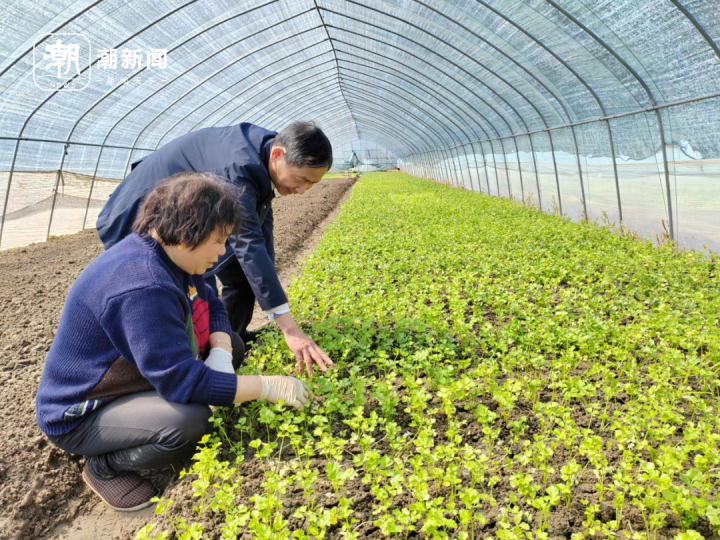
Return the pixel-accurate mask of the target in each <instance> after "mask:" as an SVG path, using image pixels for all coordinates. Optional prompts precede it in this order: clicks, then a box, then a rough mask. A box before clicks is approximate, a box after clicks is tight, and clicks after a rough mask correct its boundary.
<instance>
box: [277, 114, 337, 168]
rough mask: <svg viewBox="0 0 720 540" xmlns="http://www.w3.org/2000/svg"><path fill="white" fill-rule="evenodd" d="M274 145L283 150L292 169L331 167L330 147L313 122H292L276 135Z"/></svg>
mask: <svg viewBox="0 0 720 540" xmlns="http://www.w3.org/2000/svg"><path fill="white" fill-rule="evenodd" d="M274 145H275V146H282V147H283V148H284V149H285V152H286V154H285V161H286V163H287V164H288V165H290V166H292V167H312V168H320V167H324V168H326V169H329V168H330V167H332V163H333V155H332V145H331V144H330V141H329V140H328V138H327V137H326V136H325V134H324V133H323V131H322V130H321V129H320V128H319V127H317V126H316V125H315V122H292V123H291V124H289V125H288V126H286V127H284V128H283V129H282V130H281V131H280V132H279V133H278V134H277V136H276V137H275V142H274Z"/></svg>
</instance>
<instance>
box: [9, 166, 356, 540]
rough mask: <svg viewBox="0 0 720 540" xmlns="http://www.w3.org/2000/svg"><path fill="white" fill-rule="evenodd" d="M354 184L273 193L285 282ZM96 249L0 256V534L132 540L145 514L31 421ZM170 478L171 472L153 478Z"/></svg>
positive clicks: (91, 240)
mask: <svg viewBox="0 0 720 540" xmlns="http://www.w3.org/2000/svg"><path fill="white" fill-rule="evenodd" d="M353 183H354V179H331V180H323V181H322V182H321V183H319V184H318V185H317V186H316V187H314V188H313V189H312V190H311V191H309V192H308V193H306V194H304V195H302V196H295V197H292V196H291V197H281V198H278V199H275V201H274V203H273V208H274V215H275V223H274V228H275V250H276V255H277V260H276V266H277V268H278V273H279V274H280V278H281V280H282V281H283V283H284V284H285V283H287V280H288V279H289V278H290V276H291V275H292V274H294V273H296V272H297V268H298V267H297V262H298V260H299V258H300V257H301V256H302V254H303V253H304V252H305V250H308V249H311V247H312V246H313V245H314V244H315V243H316V242H317V239H319V237H320V235H321V234H322V231H323V230H324V227H325V225H326V224H327V223H329V221H331V219H332V218H333V217H334V215H335V214H336V210H337V208H338V207H339V205H340V204H341V203H342V201H343V200H344V198H345V197H346V196H347V195H348V193H349V188H350V187H351V186H352V184H353ZM102 251H103V248H102V244H101V243H100V241H99V239H98V238H97V233H96V231H95V230H87V231H83V232H81V233H78V234H75V235H72V236H65V237H61V238H57V239H54V240H52V241H50V242H48V243H43V244H34V245H31V246H28V247H26V248H21V249H12V250H8V251H5V252H3V253H2V254H0V303H2V305H3V306H4V307H3V309H2V310H0V351H1V352H2V356H1V357H0V401H1V402H2V408H1V409H0V418H1V419H2V425H3V426H5V432H4V434H3V440H2V442H0V458H1V459H0V486H2V488H0V508H2V511H1V512H0V538H23V539H26V538H40V537H45V538H48V537H52V538H130V537H132V536H133V535H134V533H135V532H136V530H137V528H138V527H139V526H141V525H142V524H144V523H146V522H147V521H149V520H150V519H151V517H152V515H153V513H152V509H148V510H145V511H142V512H139V513H136V514H130V515H127V514H120V513H116V512H113V511H111V510H107V509H106V508H105V506H104V505H103V504H102V503H100V502H99V499H98V498H97V497H96V496H95V495H94V494H93V493H92V492H91V491H90V490H89V488H87V487H86V486H85V484H84V483H83V482H82V479H81V476H80V472H81V470H82V466H83V459H82V458H79V457H76V456H71V455H69V454H67V453H65V452H63V451H61V450H58V449H56V448H55V447H53V446H52V445H51V444H50V443H49V442H48V440H47V439H46V437H45V436H44V435H43V434H42V432H41V431H40V430H39V428H38V427H37V425H36V424H35V404H34V399H35V392H36V390H37V384H38V381H39V380H40V376H41V374H42V369H43V362H44V359H45V355H46V354H47V351H48V349H49V347H50V344H51V343H52V339H53V335H54V332H55V329H56V328H57V324H58V320H59V318H60V313H61V311H62V307H63V304H64V301H65V296H66V294H67V292H68V290H69V288H70V286H71V285H72V284H73V282H74V281H75V279H76V278H77V276H78V275H79V274H80V272H81V271H82V270H83V268H85V267H86V266H87V265H88V263H90V261H92V260H93V259H94V258H95V257H97V256H98V255H99V254H100V253H102ZM260 322H262V318H261V317H260V316H258V317H256V318H255V319H254V323H255V325H257V324H259V323H260ZM174 477H175V475H174V474H173V471H171V470H170V471H164V474H162V475H160V476H159V478H160V479H161V480H164V481H165V482H168V481H172V479H173V478H174ZM188 488H189V483H180V484H178V485H176V486H175V487H172V486H170V487H168V489H167V490H166V491H168V492H172V493H173V494H177V495H178V496H181V494H182V492H183V490H187V489H188Z"/></svg>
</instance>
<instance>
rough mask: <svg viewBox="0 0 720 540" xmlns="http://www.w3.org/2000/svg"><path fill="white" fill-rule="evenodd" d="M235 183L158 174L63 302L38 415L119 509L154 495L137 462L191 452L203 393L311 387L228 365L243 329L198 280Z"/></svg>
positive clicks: (221, 240) (299, 396)
mask: <svg viewBox="0 0 720 540" xmlns="http://www.w3.org/2000/svg"><path fill="white" fill-rule="evenodd" d="M232 189H233V188H232V187H230V186H229V185H228V184H224V183H223V182H222V181H221V180H218V179H216V178H214V177H212V176H211V175H208V174H198V173H183V174H182V175H180V176H176V177H174V178H173V181H171V182H166V183H163V184H161V185H160V186H158V187H157V188H156V189H155V190H154V191H152V192H151V193H150V194H148V196H147V197H146V199H145V202H144V203H143V205H142V207H141V209H140V212H139V214H138V217H137V220H136V222H135V224H134V227H133V230H134V233H133V234H131V235H129V236H128V237H126V238H125V239H124V240H123V241H122V242H120V243H118V244H117V245H115V246H113V247H112V248H111V249H109V250H108V251H106V252H105V253H103V254H102V255H100V256H99V257H98V258H97V259H95V260H94V261H93V262H91V263H90V265H88V267H87V268H86V269H85V270H84V271H83V272H82V273H81V274H80V276H79V277H78V279H77V280H76V281H75V283H74V284H73V286H72V288H71V289H70V292H69V294H68V297H67V300H66V302H65V307H64V308H63V312H62V316H61V318H60V324H59V327H58V329H57V333H56V335H55V339H54V341H53V343H52V346H51V347H50V352H49V353H48V357H47V360H46V363H45V367H44V370H43V375H42V378H41V380H40V386H39V389H38V392H37V396H36V407H37V422H38V425H39V426H40V428H41V429H42V430H43V431H44V432H45V433H46V434H47V435H48V438H49V439H50V441H51V442H52V443H53V444H54V445H56V446H58V447H59V448H61V449H63V450H66V451H68V452H70V453H73V454H78V455H82V456H87V457H88V459H87V462H86V463H85V467H84V469H83V473H82V475H83V479H84V480H85V482H86V483H87V484H88V485H89V486H90V488H91V489H92V490H93V491H94V492H95V493H97V494H98V495H99V496H100V498H102V500H103V501H105V502H106V503H107V504H108V505H110V506H111V507H112V508H114V509H116V510H121V511H132V510H139V509H141V508H144V507H146V506H149V505H150V504H151V502H150V499H151V498H152V497H153V496H155V495H157V492H156V490H155V489H154V488H153V486H152V485H151V484H150V483H149V482H148V481H147V480H144V479H143V478H142V477H141V476H140V475H138V474H137V471H146V470H151V469H157V468H160V467H164V466H166V465H169V464H172V463H178V462H181V461H183V460H186V459H187V458H188V457H190V456H192V455H193V453H194V452H195V447H196V444H197V442H198V441H199V440H200V439H201V438H202V436H203V435H204V434H205V433H206V432H208V431H209V429H210V422H209V418H210V416H211V410H210V407H209V405H221V406H227V405H231V404H233V403H241V402H244V401H249V400H255V399H266V400H268V401H270V402H273V403H276V402H278V401H279V400H280V399H283V400H284V402H285V403H286V404H288V405H291V406H293V407H295V408H297V409H302V408H303V406H304V404H305V401H306V400H307V398H308V389H307V387H306V386H305V385H304V383H302V382H301V381H299V380H298V379H296V378H294V377H283V376H267V377H264V376H238V375H236V374H235V370H234V368H237V364H238V361H239V360H240V359H242V356H243V350H242V341H241V340H240V339H239V338H236V337H234V336H232V335H231V328H230V323H229V321H228V316H227V313H226V311H225V308H224V306H223V304H222V302H221V301H220V300H218V298H217V296H215V293H214V292H213V291H212V290H211V289H210V287H208V286H207V285H206V284H205V281H204V280H203V274H204V273H205V272H206V271H207V269H208V268H210V267H211V266H212V265H213V263H214V262H216V261H217V259H218V257H219V256H221V255H222V254H223V253H224V252H225V241H226V240H227V237H228V235H229V234H230V233H231V232H232V230H233V228H234V227H235V224H236V223H237V219H238V218H239V212H240V208H239V205H238V203H237V197H236V195H235V193H234V192H233V191H232ZM233 357H234V360H235V366H233Z"/></svg>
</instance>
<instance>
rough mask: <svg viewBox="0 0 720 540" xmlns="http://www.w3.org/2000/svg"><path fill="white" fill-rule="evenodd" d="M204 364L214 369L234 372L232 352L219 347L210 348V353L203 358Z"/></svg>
mask: <svg viewBox="0 0 720 540" xmlns="http://www.w3.org/2000/svg"><path fill="white" fill-rule="evenodd" d="M205 365H206V366H207V367H209V368H210V369H213V370H215V371H221V372H223V373H235V370H234V369H233V365H232V354H230V353H229V352H227V351H226V350H225V349H221V348H220V347H215V348H213V349H210V354H208V357H207V359H206V360H205Z"/></svg>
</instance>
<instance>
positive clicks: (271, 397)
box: [260, 375, 310, 411]
mask: <svg viewBox="0 0 720 540" xmlns="http://www.w3.org/2000/svg"><path fill="white" fill-rule="evenodd" d="M260 380H261V381H262V393H261V394H260V399H266V400H268V401H269V402H270V403H277V402H278V401H280V400H281V399H282V400H283V402H284V403H285V405H289V406H290V407H295V408H296V409H298V410H299V411H302V410H303V408H305V402H306V401H307V399H308V397H309V396H310V390H309V389H308V387H307V386H306V385H305V383H304V382H302V381H301V380H299V379H296V378H295V377H286V376H284V375H268V376H265V375H260Z"/></svg>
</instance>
